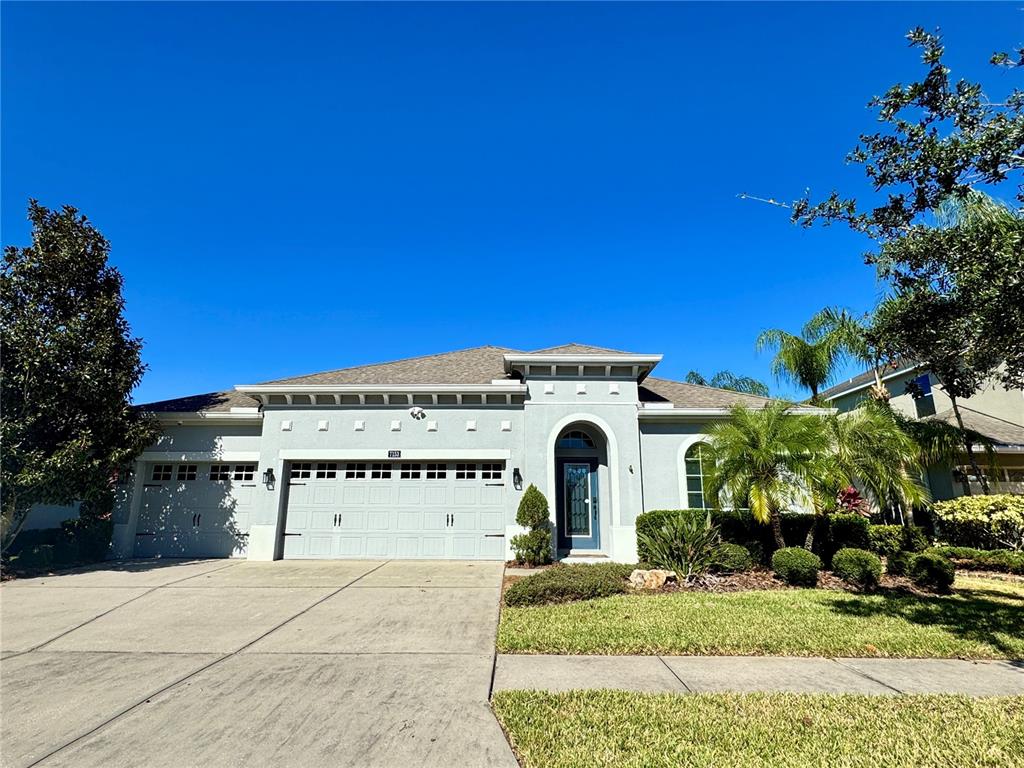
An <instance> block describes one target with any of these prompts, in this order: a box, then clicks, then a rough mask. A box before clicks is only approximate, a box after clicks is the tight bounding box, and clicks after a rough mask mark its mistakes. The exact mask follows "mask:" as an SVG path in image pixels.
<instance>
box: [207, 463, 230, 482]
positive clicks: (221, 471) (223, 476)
mask: <svg viewBox="0 0 1024 768" xmlns="http://www.w3.org/2000/svg"><path fill="white" fill-rule="evenodd" d="M210 479H211V480H215V481H223V480H230V479H231V465H230V464H211V465H210Z"/></svg>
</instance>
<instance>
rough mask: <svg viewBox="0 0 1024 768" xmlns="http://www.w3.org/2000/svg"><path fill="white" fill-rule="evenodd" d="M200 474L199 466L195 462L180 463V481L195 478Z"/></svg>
mask: <svg viewBox="0 0 1024 768" xmlns="http://www.w3.org/2000/svg"><path fill="white" fill-rule="evenodd" d="M198 474H199V467H198V466H197V465H195V464H179V465H178V481H179V482H182V481H185V480H195V479H196V475H198Z"/></svg>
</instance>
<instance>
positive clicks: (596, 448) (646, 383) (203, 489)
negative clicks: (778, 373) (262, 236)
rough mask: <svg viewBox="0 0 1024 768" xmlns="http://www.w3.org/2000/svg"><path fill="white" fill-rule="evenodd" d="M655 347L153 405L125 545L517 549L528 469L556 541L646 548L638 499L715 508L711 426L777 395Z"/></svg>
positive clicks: (503, 355) (331, 380) (573, 548)
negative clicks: (698, 373) (658, 372)
mask: <svg viewBox="0 0 1024 768" xmlns="http://www.w3.org/2000/svg"><path fill="white" fill-rule="evenodd" d="M661 359H662V356H661V355H659V354H635V353H629V352H619V351H616V350H611V349H601V348H598V347H591V346H585V345H581V344H568V345H565V346H560V347H554V348H551V349H543V350H538V351H535V352H520V351H517V350H514V349H506V348H502V347H493V346H485V347H478V348H475V349H466V350H460V351H456V352H448V353H445V354H438V355H430V356H426V357H416V358H411V359H406V360H399V361H396V362H391V363H381V364H376V365H365V366H359V367H354V368H345V369H342V370H336V371H327V372H325V373H314V374H310V375H307V376H296V377H292V378H286V379H279V380H277V381H269V382H265V383H262V384H251V385H250V384H245V385H239V386H237V387H235V388H234V389H233V390H230V391H226V392H217V393H212V394H206V395H197V396H192V397H184V398H181V399H177V400H167V401H163V402H158V403H150V404H148V405H145V406H143V408H144V409H145V410H147V411H150V412H152V413H154V414H155V415H156V417H157V418H158V419H159V420H160V421H161V422H162V424H163V434H162V435H161V437H160V438H159V440H158V441H157V442H156V443H155V444H154V445H153V446H151V447H150V448H149V449H148V450H147V451H145V452H144V453H143V454H142V455H141V456H140V457H139V460H138V462H137V464H136V466H135V469H134V472H133V473H132V474H131V475H130V476H129V475H126V476H125V477H124V478H123V479H122V480H123V484H122V485H121V486H120V487H119V491H120V499H119V503H118V506H117V510H116V513H115V532H114V554H115V556H118V557H130V556H237V557H241V556H245V557H248V558H250V559H254V560H271V559H276V558H456V559H474V558H475V559H506V558H508V557H510V555H511V551H510V548H509V540H510V538H511V537H512V536H514V535H515V534H516V533H518V532H520V530H521V529H520V528H518V527H517V526H516V524H515V515H516V509H517V507H518V504H519V499H520V497H521V495H522V491H523V489H524V488H525V487H528V486H529V485H530V484H531V483H532V484H534V485H536V486H537V487H538V488H539V489H540V490H541V491H542V492H543V493H544V494H545V495H546V497H547V498H548V500H549V503H550V509H551V523H552V526H553V529H554V533H555V536H554V539H555V543H556V546H557V550H558V555H559V556H560V557H576V558H609V559H613V560H618V561H635V559H636V536H635V528H634V521H635V519H636V516H637V515H638V514H639V513H640V512H642V511H644V510H649V509H659V508H680V507H703V506H704V495H703V488H702V482H703V474H704V469H705V467H704V465H703V463H702V452H701V446H702V444H703V441H704V440H705V437H706V433H707V429H708V425H709V424H711V423H713V422H714V421H715V420H716V419H722V418H723V417H725V416H726V415H727V412H728V409H729V407H730V406H732V405H734V404H736V403H739V404H742V405H745V406H749V407H754V408H757V407H762V406H763V405H764V404H765V403H767V402H769V401H768V400H767V399H765V398H761V397H756V396H753V395H748V394H741V393H737V392H730V391H725V390H721V389H714V388H711V387H704V386H697V385H693V384H686V383H683V382H677V381H670V380H668V379H661V378H657V377H655V376H653V375H652V373H653V371H654V369H655V368H656V367H657V365H658V363H659V362H660V361H661ZM804 410H809V411H814V410H817V409H804Z"/></svg>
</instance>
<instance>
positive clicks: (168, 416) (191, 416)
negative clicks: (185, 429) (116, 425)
mask: <svg viewBox="0 0 1024 768" xmlns="http://www.w3.org/2000/svg"><path fill="white" fill-rule="evenodd" d="M146 413H148V414H150V415H151V416H155V417H156V419H157V421H159V422H161V423H163V424H199V423H202V424H211V423H214V422H232V423H237V422H242V423H248V424H259V423H260V422H262V421H263V414H262V413H260V412H259V411H258V410H256V409H252V410H251V411H244V412H241V413H239V412H235V411H197V412H196V411H147V412H146Z"/></svg>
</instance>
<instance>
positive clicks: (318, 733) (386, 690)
mask: <svg viewBox="0 0 1024 768" xmlns="http://www.w3.org/2000/svg"><path fill="white" fill-rule="evenodd" d="M501 573H502V565H501V564H500V563H486V562H472V563H471V562H423V561H403V562H399V561H389V562H370V561H320V562H315V561H305V562H302V561H282V562H274V563H250V562H247V561H225V560H201V561H168V560H163V561H127V562H121V563H108V564H105V565H102V566H98V567H94V568H89V569H82V570H80V571H77V572H74V573H68V574H63V575H60V576H54V577H46V578H38V579H26V580H21V581H14V582H9V583H7V584H4V585H3V586H2V587H0V652H2V657H3V658H2V661H0V667H2V673H0V697H2V707H3V708H2V713H0V763H2V765H3V766H30V765H42V766H58V765H75V766H105V767H107V768H115V767H116V766H137V765H146V766H183V765H197V766H198V765H203V766H233V765H246V766H262V765H267V766H271V765H272V766H275V768H276V767H278V766H289V765H295V766H310V765H339V766H340V765H351V766H409V765H438V766H441V765H443V766H453V765H457V766H509V767H512V766H515V765H516V761H515V759H514V757H513V756H512V753H511V750H510V749H509V747H508V745H507V743H506V741H505V739H504V736H503V735H502V733H501V729H500V728H499V727H498V724H497V722H496V721H495V719H494V717H493V716H492V714H491V712H490V709H489V707H488V704H487V695H488V691H489V687H490V680H491V671H492V668H493V658H494V657H493V654H494V633H495V627H496V623H497V615H498V596H499V589H500V583H501Z"/></svg>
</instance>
